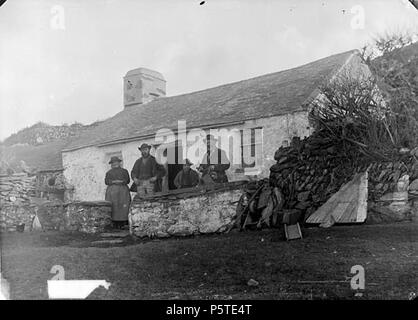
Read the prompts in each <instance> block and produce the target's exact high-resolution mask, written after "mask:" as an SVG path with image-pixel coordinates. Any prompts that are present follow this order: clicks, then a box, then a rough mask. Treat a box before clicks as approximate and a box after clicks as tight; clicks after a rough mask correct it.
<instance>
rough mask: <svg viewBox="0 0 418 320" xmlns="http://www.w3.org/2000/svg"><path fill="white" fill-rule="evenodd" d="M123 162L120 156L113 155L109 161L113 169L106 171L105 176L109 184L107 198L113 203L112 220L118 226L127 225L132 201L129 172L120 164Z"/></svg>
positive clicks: (106, 182)
mask: <svg viewBox="0 0 418 320" xmlns="http://www.w3.org/2000/svg"><path fill="white" fill-rule="evenodd" d="M121 162H122V160H120V159H119V158H118V157H112V158H111V159H110V161H109V164H110V165H111V169H110V170H109V171H108V172H106V177H105V184H106V185H107V186H108V187H107V189H106V198H105V199H106V200H107V201H110V202H111V203H112V220H113V223H114V226H115V227H116V228H123V227H124V226H125V225H127V223H128V213H129V205H130V203H131V194H130V192H129V188H128V184H129V182H130V178H129V172H128V171H127V170H126V169H123V168H122V167H121V166H120V165H121Z"/></svg>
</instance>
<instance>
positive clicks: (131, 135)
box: [62, 51, 370, 200]
mask: <svg viewBox="0 0 418 320" xmlns="http://www.w3.org/2000/svg"><path fill="white" fill-rule="evenodd" d="M347 70H349V71H350V72H353V71H354V72H356V73H357V71H359V73H360V74H364V73H369V72H370V71H369V70H368V68H367V66H366V65H365V64H363V62H362V59H361V57H360V56H359V54H358V52H357V51H348V52H344V53H340V54H336V55H332V56H329V57H326V58H323V59H321V60H318V61H314V62H311V63H308V64H306V65H303V66H300V67H296V68H293V69H289V70H285V71H280V72H276V73H271V74H267V75H263V76H259V77H256V78H252V79H248V80H243V81H239V82H235V83H230V84H226V85H222V86H218V87H215V88H210V89H206V90H202V91H197V92H193V93H188V94H182V95H178V96H172V97H166V96H165V92H166V81H165V80H164V77H163V76H162V75H161V74H160V73H158V72H156V71H152V70H149V69H145V68H139V69H134V70H131V71H129V72H128V73H127V74H126V76H125V77H124V79H123V83H124V99H123V101H124V106H123V109H122V110H121V111H120V112H119V113H117V114H116V115H115V116H113V117H111V118H109V119H107V120H105V121H103V122H101V123H100V124H99V125H98V126H96V127H94V128H92V129H91V130H87V131H86V132H83V134H81V135H80V136H79V137H77V138H76V139H74V140H73V141H71V142H70V143H69V144H68V145H66V147H65V148H64V150H63V151H62V162H63V169H64V172H63V173H64V176H65V179H66V181H67V182H68V183H69V184H70V185H72V186H73V187H74V193H73V198H74V200H98V199H103V197H104V194H105V185H104V175H105V172H106V171H107V170H108V167H109V166H108V161H109V158H110V157H111V156H114V155H117V156H119V157H121V158H122V160H123V166H124V167H125V168H127V169H128V170H129V171H130V170H131V168H132V166H133V164H134V162H135V160H136V159H137V158H138V157H139V151H138V149H137V148H138V146H139V145H140V144H141V143H144V142H146V143H148V144H150V145H152V146H154V149H155V150H156V149H157V148H158V146H159V145H160V144H161V142H159V141H156V139H155V137H156V132H157V131H158V130H161V129H169V130H172V131H173V132H174V133H175V134H176V135H177V137H180V135H181V134H183V133H186V134H187V133H189V132H191V131H192V130H195V129H203V130H205V131H206V132H209V131H208V130H217V132H218V133H219V136H222V138H224V136H226V137H227V138H228V139H226V141H232V143H233V144H235V147H232V148H230V149H228V146H227V145H224V144H223V145H222V146H220V147H221V148H222V149H224V150H225V149H227V152H228V155H229V157H230V159H231V163H232V165H231V168H230V169H229V170H228V172H227V174H228V176H229V180H230V181H238V180H243V179H248V176H251V175H253V176H255V175H256V176H257V177H258V178H261V177H267V176H268V175H269V168H270V166H271V165H272V164H274V163H275V161H274V159H273V156H274V151H275V150H276V149H277V146H280V145H282V144H287V143H288V142H289V141H290V140H291V139H292V138H293V137H301V138H304V137H306V136H309V135H310V133H311V132H312V127H311V124H310V122H309V117H308V114H309V110H310V108H309V106H310V105H311V102H312V101H314V100H315V99H317V98H318V95H319V89H318V88H319V86H320V85H321V84H322V83H323V82H324V81H331V80H332V79H333V77H336V76H338V74H340V73H342V72H346V71H347ZM179 121H180V123H181V124H184V125H185V128H182V129H180V128H179ZM183 131H184V132H183ZM211 132H212V131H211ZM244 132H245V135H244V134H243V133H244ZM178 141H179V139H176V141H171V142H170V143H169V144H167V145H168V147H167V150H168V149H170V150H171V151H174V153H175V154H176V155H178V154H183V155H184V154H186V153H184V150H183V148H184V145H183V144H179V143H178ZM222 141H225V140H222ZM188 144H189V141H187V142H186V148H187V147H188ZM237 144H238V145H239V147H238V149H237V148H236V145H237ZM155 150H154V151H155ZM237 150H238V152H237ZM245 154H247V155H251V156H252V157H251V159H253V161H252V162H251V163H247V162H245V161H242V159H243V157H244V155H245ZM180 158H181V157H179V159H180ZM240 160H241V161H240ZM180 168H181V164H180V163H168V164H166V169H167V172H168V174H167V175H166V177H165V178H164V182H163V186H164V190H165V191H168V190H170V189H172V188H173V179H174V177H175V175H176V173H177V172H178V171H179V170H180Z"/></svg>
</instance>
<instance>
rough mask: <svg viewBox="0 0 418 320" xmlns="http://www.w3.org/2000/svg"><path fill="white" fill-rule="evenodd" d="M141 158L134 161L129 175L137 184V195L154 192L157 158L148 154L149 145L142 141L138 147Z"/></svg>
mask: <svg viewBox="0 0 418 320" xmlns="http://www.w3.org/2000/svg"><path fill="white" fill-rule="evenodd" d="M138 149H139V150H140V151H141V158H139V159H138V160H136V161H135V164H134V167H133V168H132V171H131V177H132V179H133V180H134V182H135V184H136V186H137V194H138V197H142V196H144V195H150V194H153V193H154V184H155V182H156V181H157V175H158V167H157V160H156V159H155V157H153V156H152V155H151V154H150V150H151V146H150V145H149V144H146V143H143V144H142V145H141V146H140V147H139V148H138Z"/></svg>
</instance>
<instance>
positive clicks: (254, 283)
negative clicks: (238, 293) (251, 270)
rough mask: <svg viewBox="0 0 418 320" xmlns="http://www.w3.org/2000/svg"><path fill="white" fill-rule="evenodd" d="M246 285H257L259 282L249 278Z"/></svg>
mask: <svg viewBox="0 0 418 320" xmlns="http://www.w3.org/2000/svg"><path fill="white" fill-rule="evenodd" d="M247 285H248V286H250V287H257V286H258V285H259V282H258V281H257V280H254V279H250V280H248V282H247Z"/></svg>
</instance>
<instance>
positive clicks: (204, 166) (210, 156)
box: [198, 134, 230, 183]
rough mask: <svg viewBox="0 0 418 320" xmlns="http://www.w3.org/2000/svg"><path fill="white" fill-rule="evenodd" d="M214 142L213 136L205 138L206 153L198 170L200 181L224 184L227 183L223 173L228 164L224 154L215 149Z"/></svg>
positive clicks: (222, 151) (215, 140) (209, 135)
mask: <svg viewBox="0 0 418 320" xmlns="http://www.w3.org/2000/svg"><path fill="white" fill-rule="evenodd" d="M216 142H217V139H216V138H215V136H213V135H211V134H208V135H207V136H206V147H207V151H206V153H205V155H204V156H203V159H202V162H201V164H200V166H199V168H198V169H199V171H200V172H202V181H212V182H215V183H224V182H228V177H227V175H226V173H225V171H226V170H228V169H229V167H230V163H229V159H228V157H227V155H226V152H225V151H224V150H222V149H219V148H218V147H216Z"/></svg>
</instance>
